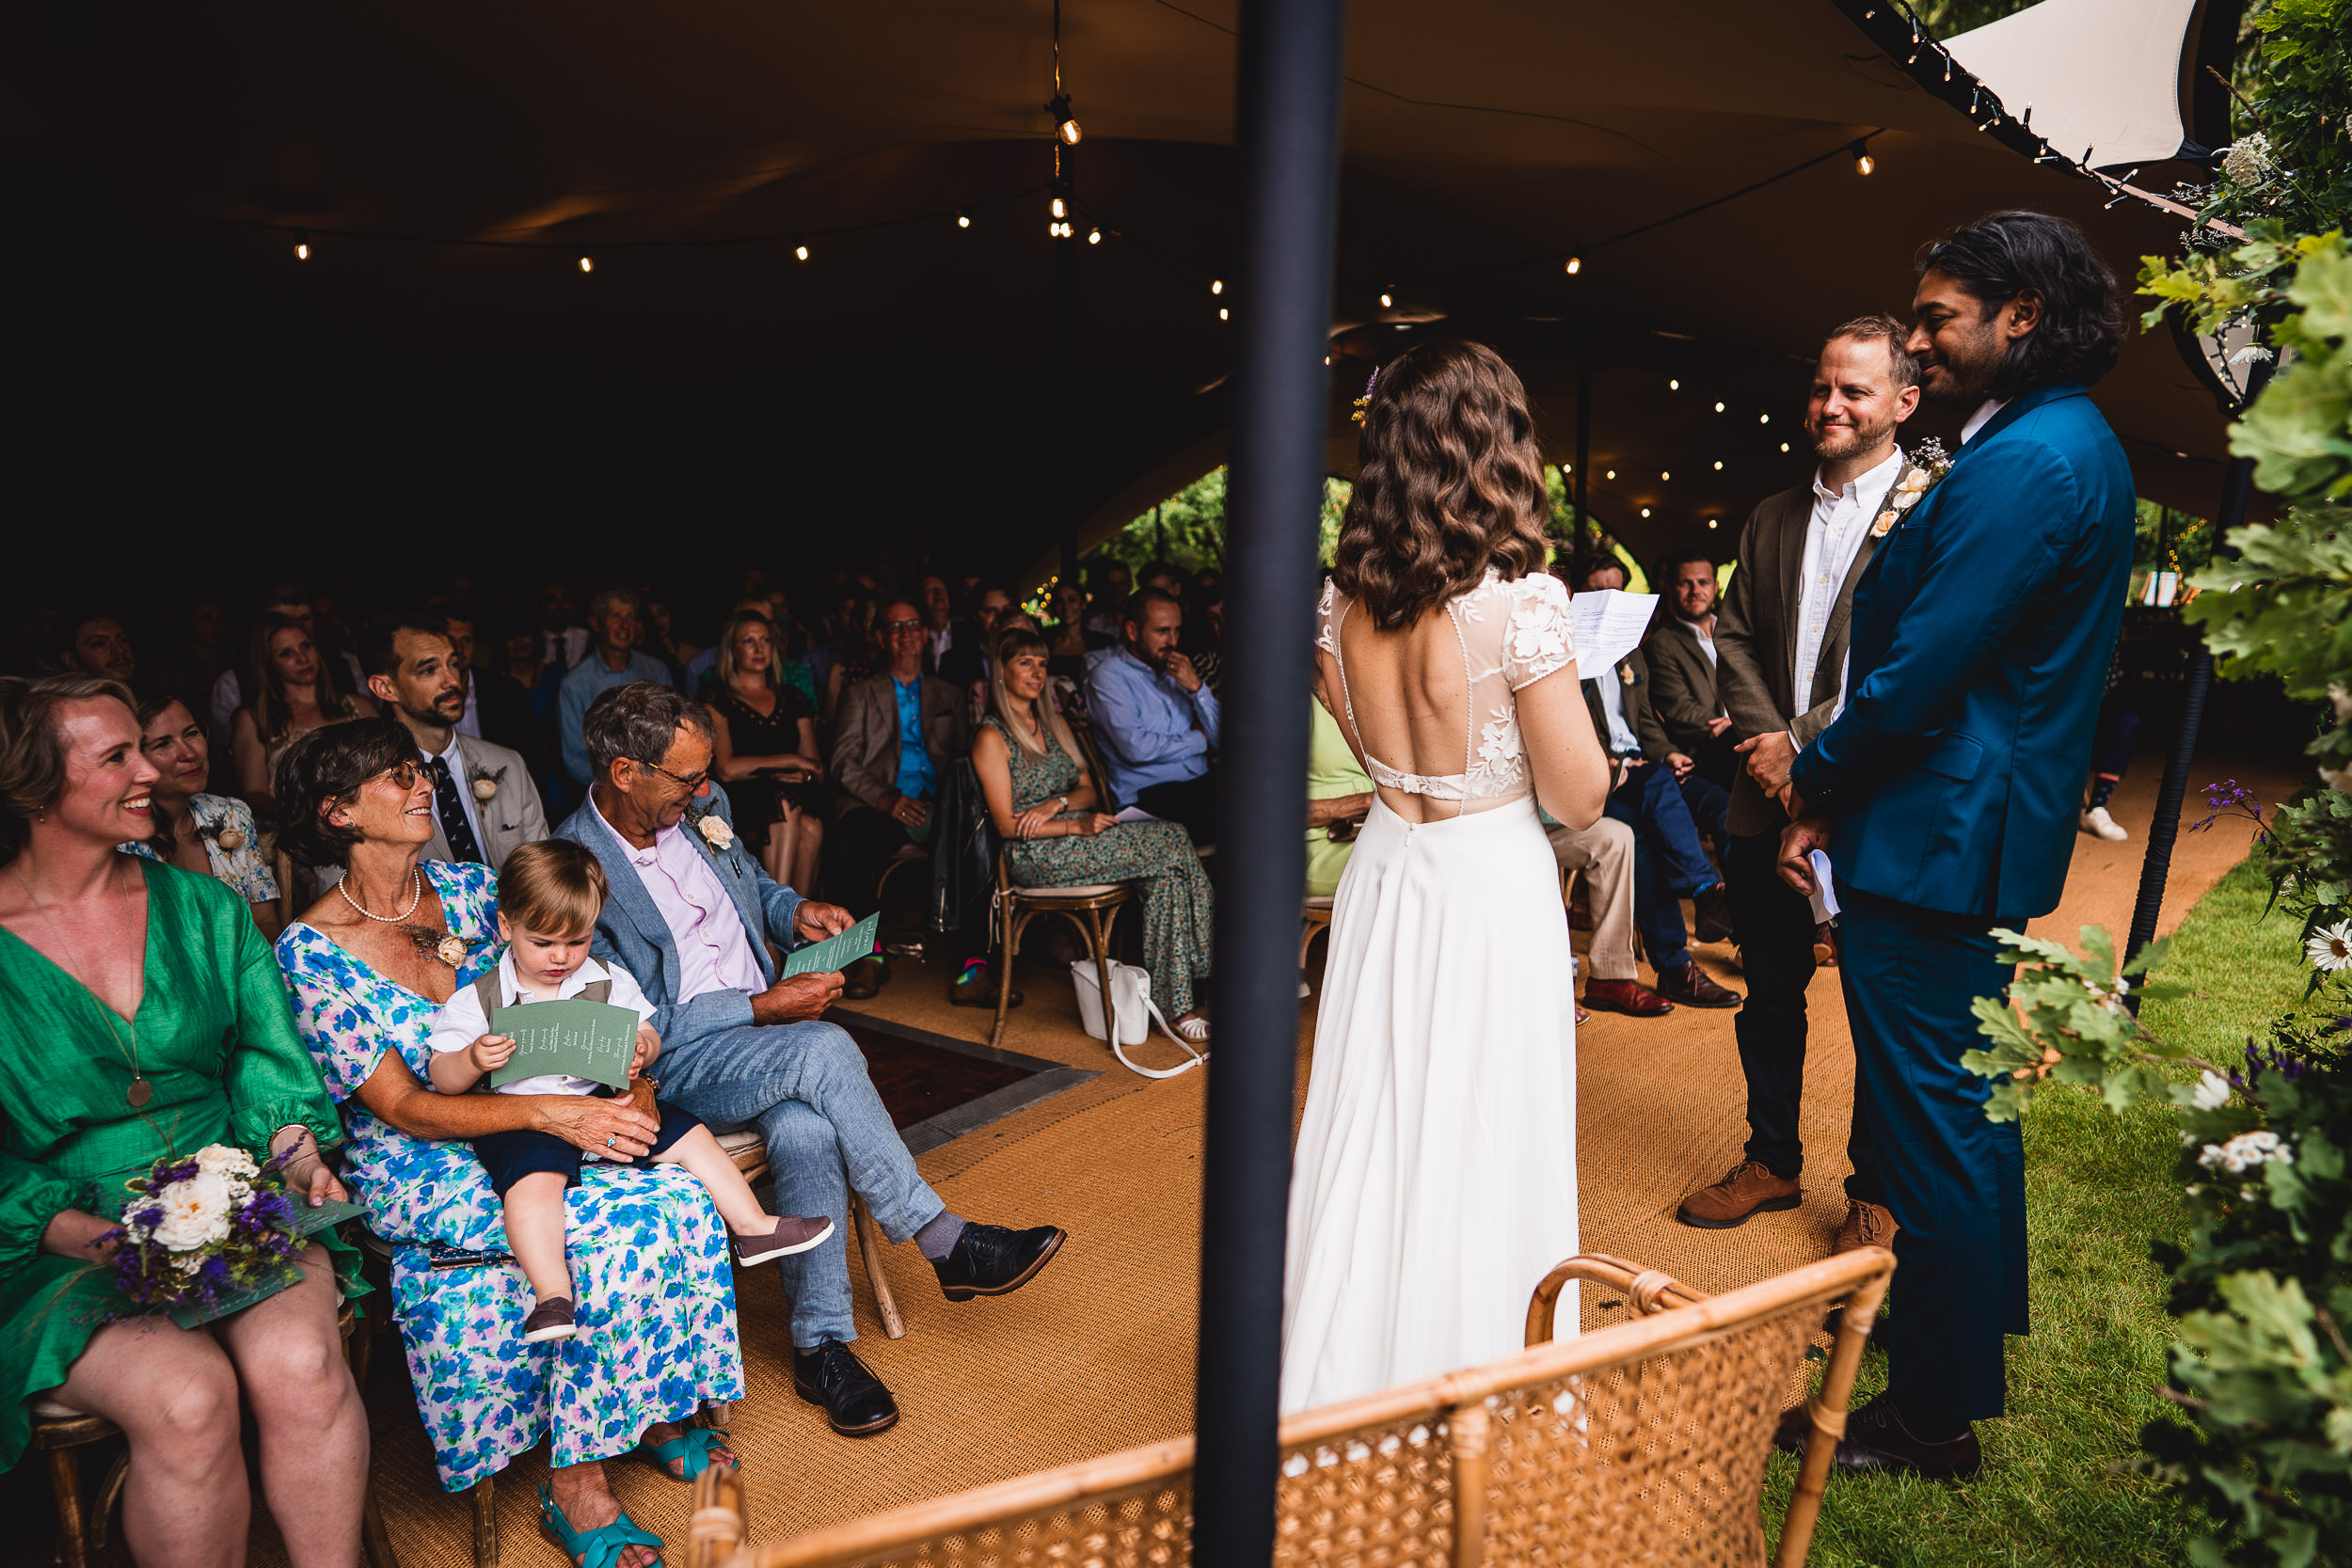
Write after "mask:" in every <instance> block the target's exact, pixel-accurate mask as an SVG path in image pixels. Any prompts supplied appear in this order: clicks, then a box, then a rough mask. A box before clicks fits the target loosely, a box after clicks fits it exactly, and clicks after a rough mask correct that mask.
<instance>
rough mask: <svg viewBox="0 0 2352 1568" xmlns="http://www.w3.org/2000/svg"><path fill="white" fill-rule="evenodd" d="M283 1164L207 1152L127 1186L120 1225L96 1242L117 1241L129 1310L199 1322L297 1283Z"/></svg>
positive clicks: (219, 1147) (168, 1161) (169, 1161)
mask: <svg viewBox="0 0 2352 1568" xmlns="http://www.w3.org/2000/svg"><path fill="white" fill-rule="evenodd" d="M281 1164H282V1162H280V1161H278V1160H270V1161H268V1162H266V1163H264V1164H255V1163H254V1160H253V1157H252V1156H251V1155H249V1154H247V1153H246V1151H245V1150H244V1149H241V1148H230V1147H229V1146H228V1145H226V1144H211V1145H208V1146H207V1147H205V1148H199V1149H198V1150H197V1151H196V1152H195V1153H194V1154H193V1155H190V1156H188V1157H187V1158H185V1159H179V1158H175V1157H172V1156H169V1155H167V1156H165V1157H164V1158H163V1159H161V1160H158V1161H156V1162H155V1165H154V1168H153V1169H152V1170H151V1171H149V1172H148V1174H147V1175H146V1176H144V1177H140V1178H135V1179H134V1180H132V1181H131V1182H130V1183H129V1186H130V1188H131V1192H132V1194H133V1196H132V1198H131V1202H130V1205H129V1206H128V1207H127V1208H126V1209H124V1211H123V1213H122V1224H121V1225H120V1227H118V1228H116V1229H114V1230H112V1231H109V1232H108V1233H107V1234H106V1236H105V1237H103V1238H102V1240H105V1241H111V1242H113V1243H115V1255H114V1269H115V1285H116V1288H117V1289H118V1290H119V1291H120V1292H121V1296H122V1300H123V1303H124V1305H125V1307H127V1309H128V1312H129V1313H130V1314H131V1315H137V1314H143V1313H149V1312H169V1313H172V1314H173V1315H174V1316H175V1317H182V1316H184V1317H187V1318H191V1319H193V1321H195V1322H203V1321H206V1320H208V1319H210V1318H213V1317H215V1316H218V1315H220V1313H221V1312H222V1311H224V1310H226V1309H228V1304H231V1303H233V1304H235V1305H238V1306H242V1305H244V1304H246V1302H249V1301H256V1300H259V1299H261V1298H262V1296H265V1295H270V1294H272V1293H274V1292H276V1291H280V1290H283V1289H284V1288H285V1287H287V1286H289V1285H292V1284H293V1283H294V1281H296V1280H298V1279H300V1278H301V1277H302V1271H301V1270H300V1269H299V1268H297V1267H296V1266H295V1264H294V1259H295V1258H296V1256H297V1255H299V1253H300V1252H301V1250H302V1241H301V1228H300V1227H298V1225H297V1221H296V1214H295V1209H294V1199H293V1198H291V1197H290V1196H287V1193H286V1189H285V1185H284V1183H283V1182H282V1181H281V1180H279V1170H280V1166H281Z"/></svg>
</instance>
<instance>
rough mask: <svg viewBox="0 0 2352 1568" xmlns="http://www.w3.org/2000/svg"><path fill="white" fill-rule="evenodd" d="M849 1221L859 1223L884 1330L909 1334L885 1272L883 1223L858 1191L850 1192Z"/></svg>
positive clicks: (890, 1333) (868, 1280)
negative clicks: (879, 1224)
mask: <svg viewBox="0 0 2352 1568" xmlns="http://www.w3.org/2000/svg"><path fill="white" fill-rule="evenodd" d="M850 1224H851V1225H853V1226H855V1227H857V1249H858V1252H859V1254H860V1255H861V1256H862V1257H864V1259H866V1284H868V1285H871V1286H872V1287H873V1288H874V1310H875V1311H876V1312H878V1313H879V1314H881V1316H882V1333H883V1335H884V1336H885V1337H887V1338H893V1339H903V1338H906V1337H907V1325H906V1320H904V1319H903V1318H901V1317H899V1316H898V1298H897V1297H896V1296H893V1295H892V1294H891V1293H890V1281H889V1280H888V1279H887V1278H886V1277H884V1275H883V1274H882V1227H880V1226H878V1225H876V1224H875V1223H874V1213H873V1211H872V1210H870V1209H868V1208H866V1200H865V1199H864V1198H862V1197H860V1196H857V1194H855V1193H851V1194H850Z"/></svg>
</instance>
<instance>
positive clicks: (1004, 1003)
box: [988, 849, 1136, 1046]
mask: <svg viewBox="0 0 2352 1568" xmlns="http://www.w3.org/2000/svg"><path fill="white" fill-rule="evenodd" d="M1135 895H1136V889H1135V884H1134V883H1132V882H1088V883H1084V884H1082V885H1079V886H1075V887H1025V886H1021V885H1019V884H1017V883H1015V882H1014V881H1013V879H1012V857H1011V853H1010V851H1009V849H1008V850H1006V851H1003V852H1000V853H999V854H998V855H997V857H996V911H995V921H994V925H995V927H996V929H997V932H998V937H997V949H998V950H997V954H996V1026H995V1027H994V1028H993V1029H992V1030H990V1031H989V1036H988V1043H989V1044H990V1045H991V1046H996V1045H1002V1044H1003V1043H1004V1039H1005V1019H1006V1016H1007V1015H1008V1014H1009V1013H1010V1012H1011V1011H1012V958H1013V955H1014V954H1016V953H1018V952H1019V951H1021V933H1022V931H1023V930H1024V929H1025V928H1026V927H1027V926H1028V924H1029V922H1030V921H1032V920H1035V919H1036V918H1037V917H1038V916H1039V915H1041V914H1057V915H1060V916H1062V917H1063V918H1064V919H1066V920H1068V921H1069V922H1070V924H1072V925H1073V926H1075V927H1077V928H1078V933H1079V935H1081V936H1083V937H1085V938H1086V940H1087V951H1088V952H1089V953H1090V954H1092V955H1093V958H1094V965H1095V973H1096V974H1097V975H1099V976H1100V977H1101V980H1102V985H1103V1006H1104V1017H1105V1018H1107V1017H1108V1016H1109V1009H1110V1006H1111V930H1112V928H1113V927H1116V926H1117V925H1118V924H1119V911H1120V910H1121V909H1123V908H1125V907H1126V906H1127V905H1128V904H1129V903H1130V902H1131V901H1133V899H1134V898H1135ZM1105 914H1107V915H1108V916H1109V917H1110V918H1108V919H1107V920H1106V919H1104V915H1105Z"/></svg>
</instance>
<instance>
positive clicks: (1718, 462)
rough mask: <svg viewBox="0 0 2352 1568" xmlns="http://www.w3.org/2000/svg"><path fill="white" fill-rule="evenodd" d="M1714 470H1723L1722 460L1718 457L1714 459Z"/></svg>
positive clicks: (1719, 471) (1718, 471)
mask: <svg viewBox="0 0 2352 1568" xmlns="http://www.w3.org/2000/svg"><path fill="white" fill-rule="evenodd" d="M1715 471H1716V472H1717V473H1722V472H1723V471H1724V460H1723V459H1722V458H1720V457H1718V458H1717V459H1715Z"/></svg>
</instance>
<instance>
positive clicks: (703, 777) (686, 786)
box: [628, 757, 710, 795]
mask: <svg viewBox="0 0 2352 1568" xmlns="http://www.w3.org/2000/svg"><path fill="white" fill-rule="evenodd" d="M628 760H629V761H631V762H633V763H635V764H636V765H637V766H638V767H640V768H644V769H646V770H647V771H648V772H654V773H659V774H660V775H661V776H662V777H663V778H665V779H667V780H669V781H670V782H671V783H672V784H675V785H677V786H678V787H679V788H680V789H683V790H684V791H686V793H687V794H689V795H691V794H693V793H694V791H696V790H698V789H700V788H702V786H703V784H705V782H706V781H707V780H708V779H709V777H710V769H709V768H704V769H703V770H702V771H701V772H699V773H689V774H687V775H686V776H685V777H684V778H680V777H679V776H678V775H676V774H675V773H673V772H671V771H670V770H669V769H668V768H664V767H662V766H661V765H660V763H658V762H647V761H645V760H644V758H643V757H631V758H629V759H628Z"/></svg>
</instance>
